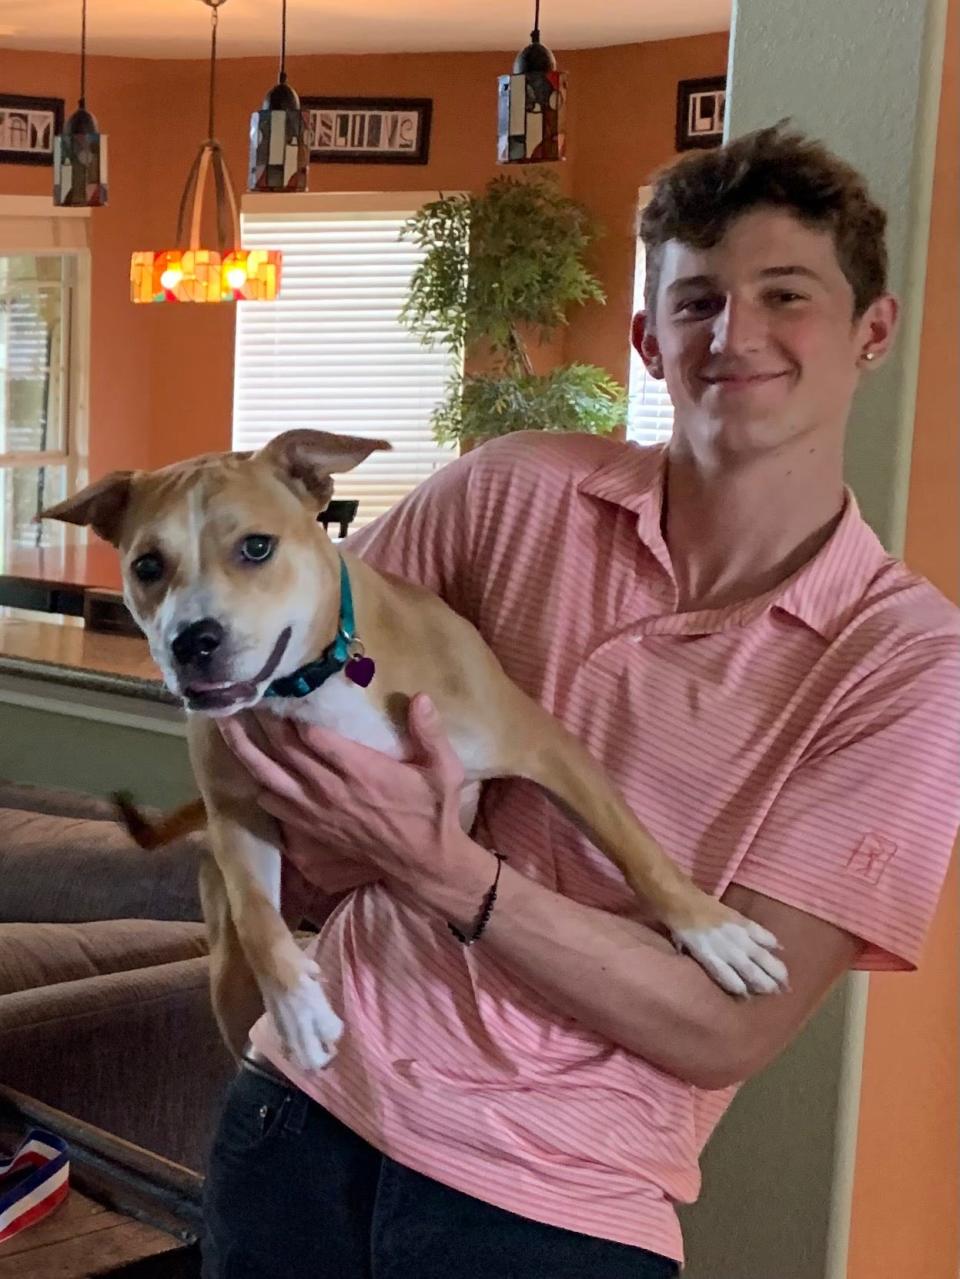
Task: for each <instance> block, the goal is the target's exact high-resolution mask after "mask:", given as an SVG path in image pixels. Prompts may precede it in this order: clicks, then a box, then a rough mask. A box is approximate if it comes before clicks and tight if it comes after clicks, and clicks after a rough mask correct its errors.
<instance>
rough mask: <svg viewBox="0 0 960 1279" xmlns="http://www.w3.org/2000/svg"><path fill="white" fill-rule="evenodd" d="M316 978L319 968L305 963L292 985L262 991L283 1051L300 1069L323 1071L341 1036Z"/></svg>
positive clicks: (340, 1029)
mask: <svg viewBox="0 0 960 1279" xmlns="http://www.w3.org/2000/svg"><path fill="white" fill-rule="evenodd" d="M319 975H320V969H319V968H318V966H317V965H316V964H315V963H314V962H313V960H308V961H307V962H306V964H305V965H304V967H303V968H302V970H301V972H300V974H299V976H298V977H297V979H296V981H295V983H294V984H293V985H292V986H285V987H280V986H272V985H271V986H269V987H268V988H267V989H265V990H264V992H263V995H264V1002H265V1003H266V1005H267V1009H268V1011H269V1012H270V1015H271V1017H272V1018H273V1023H274V1025H275V1026H276V1028H277V1033H278V1035H279V1036H280V1043H281V1046H282V1048H283V1051H284V1053H285V1054H286V1055H288V1056H289V1057H290V1058H291V1060H292V1061H293V1062H294V1063H295V1064H296V1065H298V1066H299V1067H300V1068H301V1069H302V1070H322V1069H323V1067H324V1066H326V1064H327V1063H328V1062H329V1061H330V1060H331V1059H332V1057H333V1055H334V1053H335V1052H336V1046H337V1041H338V1040H339V1038H340V1036H341V1034H342V1033H343V1022H342V1021H341V1020H340V1018H339V1017H338V1016H337V1014H336V1013H335V1012H334V1011H333V1009H332V1008H331V1007H330V1004H329V1002H328V1000H327V997H326V995H325V994H324V993H323V987H322V986H321V985H320V981H319Z"/></svg>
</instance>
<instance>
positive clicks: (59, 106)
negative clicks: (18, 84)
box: [0, 93, 63, 168]
mask: <svg viewBox="0 0 960 1279" xmlns="http://www.w3.org/2000/svg"><path fill="white" fill-rule="evenodd" d="M11 116H12V117H14V118H16V119H17V120H18V121H19V120H22V128H23V129H24V130H26V136H25V138H24V142H25V143H26V144H27V145H25V146H22V147H21V146H10V145H9V143H10V141H12V140H13V128H12V125H11V123H10V118H11ZM62 128H63V98H36V97H30V96H27V95H26V94H22V93H0V164H45V165H47V166H48V167H51V168H52V166H53V140H54V138H55V137H56V136H57V134H58V133H59V132H60V131H61V130H62ZM37 129H42V135H41V136H40V138H39V139H38V138H37V135H36V132H35V131H36V130H37ZM16 132H17V137H18V138H19V135H20V127H19V126H18V128H17V131H16ZM38 140H39V141H42V142H43V144H44V145H43V146H42V148H38V147H37V146H36V145H31V143H33V144H35V143H36V141H38Z"/></svg>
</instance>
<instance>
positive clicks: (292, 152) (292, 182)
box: [247, 0, 310, 191]
mask: <svg viewBox="0 0 960 1279" xmlns="http://www.w3.org/2000/svg"><path fill="white" fill-rule="evenodd" d="M281 3H282V6H283V8H282V11H281V16H280V74H279V76H278V77H277V83H276V84H275V85H274V86H273V88H272V89H271V90H270V92H269V93H268V94H267V96H266V97H265V98H264V100H263V106H262V107H261V108H260V110H259V111H254V113H253V114H252V115H251V117H250V166H249V171H248V175H247V190H248V191H306V189H307V169H308V167H309V164H310V151H309V148H308V146H307V117H306V115H305V113H304V112H303V111H301V109H300V98H299V96H298V95H297V92H296V90H295V89H294V88H293V87H292V86H291V85H289V84H288V83H287V0H281Z"/></svg>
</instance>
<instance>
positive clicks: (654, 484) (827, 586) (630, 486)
mask: <svg viewBox="0 0 960 1279" xmlns="http://www.w3.org/2000/svg"><path fill="white" fill-rule="evenodd" d="M666 467H667V446H666V445H665V444H658V445H655V446H653V447H648V448H642V447H638V446H637V445H633V444H626V445H624V447H623V448H622V449H618V450H617V452H616V454H615V456H614V457H613V458H611V459H610V460H609V461H607V462H604V463H603V464H602V465H601V466H599V467H598V468H597V469H596V470H594V471H592V472H591V473H590V474H589V475H587V476H586V477H585V478H584V479H583V480H581V482H580V484H579V486H578V487H579V491H580V492H581V493H584V494H586V495H588V496H589V497H593V498H597V499H599V500H601V501H604V502H609V503H611V504H613V505H615V506H619V507H622V508H624V509H625V510H628V511H632V512H633V513H634V514H635V515H636V516H637V536H638V537H639V539H640V541H641V542H642V543H643V544H644V546H646V548H647V550H648V551H649V552H650V553H651V555H653V557H654V558H655V559H656V560H657V562H658V563H659V564H660V566H661V568H663V570H664V571H665V572H666V573H667V574H668V576H669V577H670V580H671V581H673V582H675V578H674V575H673V566H672V564H671V562H670V553H669V550H668V549H667V546H666V544H665V542H664V540H663V534H662V532H661V517H662V512H663V498H664V485H665V480H666ZM844 492H845V497H844V506H843V513H842V514H841V516H840V521H839V523H838V524H837V527H836V528H835V529H834V531H833V533H832V534H831V536H830V539H829V541H828V542H827V543H826V545H825V546H823V547H822V548H821V549H820V550H819V551H818V552H817V554H816V555H815V556H814V557H813V559H812V560H810V561H808V562H807V563H806V564H804V565H803V567H802V568H800V569H799V570H798V571H797V572H796V573H795V574H794V575H793V576H792V577H791V578H789V579H788V580H787V581H786V582H785V583H782V584H781V585H780V586H778V587H776V589H775V590H773V591H771V592H769V593H768V594H766V595H764V596H762V597H759V598H757V599H755V600H744V601H741V602H740V603H738V604H732V605H730V606H729V607H727V608H725V609H717V610H709V611H707V612H701V613H697V614H689V615H687V619H688V621H689V622H690V623H692V624H693V625H691V627H690V629H691V630H693V629H708V630H725V629H727V628H728V627H729V626H731V625H733V626H736V625H743V624H745V623H746V622H748V621H750V620H752V619H753V618H754V617H755V616H757V615H758V614H759V613H762V612H765V611H767V610H768V609H774V608H776V609H779V610H780V611H782V612H784V613H788V614H790V615H791V616H793V617H796V618H798V619H799V620H800V621H801V622H803V623H805V624H806V625H807V626H809V627H810V628H811V629H812V630H814V631H816V632H817V633H818V634H819V635H821V636H822V637H823V638H824V639H825V640H827V641H828V642H830V641H832V640H833V639H835V638H836V636H837V635H838V634H839V633H840V631H841V630H842V629H843V627H844V625H845V622H846V620H847V618H848V617H849V616H850V614H851V613H852V612H854V611H856V608H857V606H858V604H859V602H860V601H861V600H862V598H863V595H864V593H865V592H866V590H867V587H868V586H869V584H870V583H871V582H872V581H873V579H874V578H875V577H876V576H877V574H878V573H879V572H880V570H881V569H882V568H883V566H884V565H885V564H886V563H888V562H889V558H890V557H889V556H888V555H887V552H886V551H885V550H884V548H883V546H882V544H881V542H880V541H879V539H878V538H877V536H876V534H875V533H874V532H873V530H872V529H871V528H870V526H869V525H868V524H867V523H866V521H865V520H864V518H863V516H862V515H861V514H860V508H859V506H858V505H857V500H856V498H855V497H854V495H853V493H852V492H851V491H850V489H845V491H844ZM708 620H709V621H710V622H711V623H712V624H710V625H707V623H708ZM697 622H701V623H703V624H704V625H703V626H698V625H696V623H697Z"/></svg>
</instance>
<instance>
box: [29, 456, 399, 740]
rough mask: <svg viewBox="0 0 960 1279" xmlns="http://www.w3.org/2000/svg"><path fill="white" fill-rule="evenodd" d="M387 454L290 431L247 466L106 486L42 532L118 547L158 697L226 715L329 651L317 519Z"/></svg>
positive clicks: (329, 609) (172, 470)
mask: <svg viewBox="0 0 960 1279" xmlns="http://www.w3.org/2000/svg"><path fill="white" fill-rule="evenodd" d="M389 447H390V445H389V444H387V443H386V441H383V440H360V439H353V438H351V437H349V436H342V435H329V434H326V433H325V432H322V431H287V432H285V433H284V434H283V435H279V436H277V438H276V439H274V440H272V441H271V442H270V443H269V444H267V445H266V447H264V448H263V449H261V450H259V452H256V453H222V454H210V455H208V456H205V457H199V458H194V459H192V460H191V461H189V462H181V463H178V464H177V465H175V466H169V467H166V468H164V469H163V470H160V471H119V472H115V473H114V474H113V475H109V476H107V477H106V478H105V479H102V480H99V481H98V482H97V483H96V484H92V485H90V487H89V488H86V489H84V490H83V491H82V492H80V493H78V494H77V495H76V496H75V497H71V498H68V499H67V500H66V501H65V502H61V503H60V504H59V505H57V506H53V507H50V509H49V510H47V511H44V512H43V516H42V518H46V519H59V520H66V521H67V522H68V523H71V524H85V525H89V526H90V527H91V528H92V529H93V530H94V531H95V532H96V533H97V534H99V536H100V537H102V538H104V539H105V540H106V541H108V542H112V543H113V545H114V546H116V547H117V549H118V550H119V552H120V557H121V567H122V570H123V588H124V589H123V595H124V600H125V601H126V604H127V607H128V608H129V609H130V612H131V613H132V614H133V616H134V617H135V618H136V620H137V622H138V624H139V625H140V626H141V627H142V629H143V631H144V633H145V634H146V636H147V639H148V641H149V644H150V650H151V652H152V653H153V657H154V660H155V661H156V663H157V665H158V666H159V667H160V669H161V670H162V671H163V675H164V679H165V680H166V683H167V686H168V687H169V688H170V690H171V691H172V692H174V693H176V694H177V695H178V696H180V697H182V698H183V700H184V701H185V703H186V704H187V706H188V707H189V708H190V709H191V710H195V711H202V712H205V713H207V714H211V715H230V714H233V713H234V712H235V711H238V710H241V709H243V708H244V707H247V706H252V705H253V704H254V703H255V702H257V701H258V700H259V699H260V697H261V696H262V695H263V692H264V690H265V689H266V688H267V686H268V685H269V683H270V681H271V680H273V679H276V678H277V677H278V676H281V675H287V674H290V673H291V672H292V671H295V670H296V669H297V668H298V667H300V666H302V665H304V663H305V662H308V661H312V660H314V659H315V658H317V657H318V656H319V655H320V653H321V651H322V650H323V649H324V648H325V647H326V645H327V644H329V643H330V641H331V640H332V639H333V638H334V634H335V632H336V627H337V619H338V615H339V602H340V582H339V562H338V557H337V555H336V553H335V551H334V549H333V547H332V546H331V544H330V542H329V541H328V539H327V537H326V535H325V533H324V532H323V529H322V528H321V527H320V525H319V524H318V523H317V516H318V514H319V513H320V512H321V511H322V510H323V509H324V508H325V507H326V506H327V504H328V502H329V501H330V498H331V496H332V493H333V482H332V480H331V479H330V476H331V475H332V474H334V473H335V472H339V471H349V470H351V469H352V468H353V467H355V466H357V465H358V464H359V463H360V462H362V461H363V460H364V458H366V457H367V456H368V455H369V454H370V453H372V452H374V451H375V450H378V449H387V448H389Z"/></svg>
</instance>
